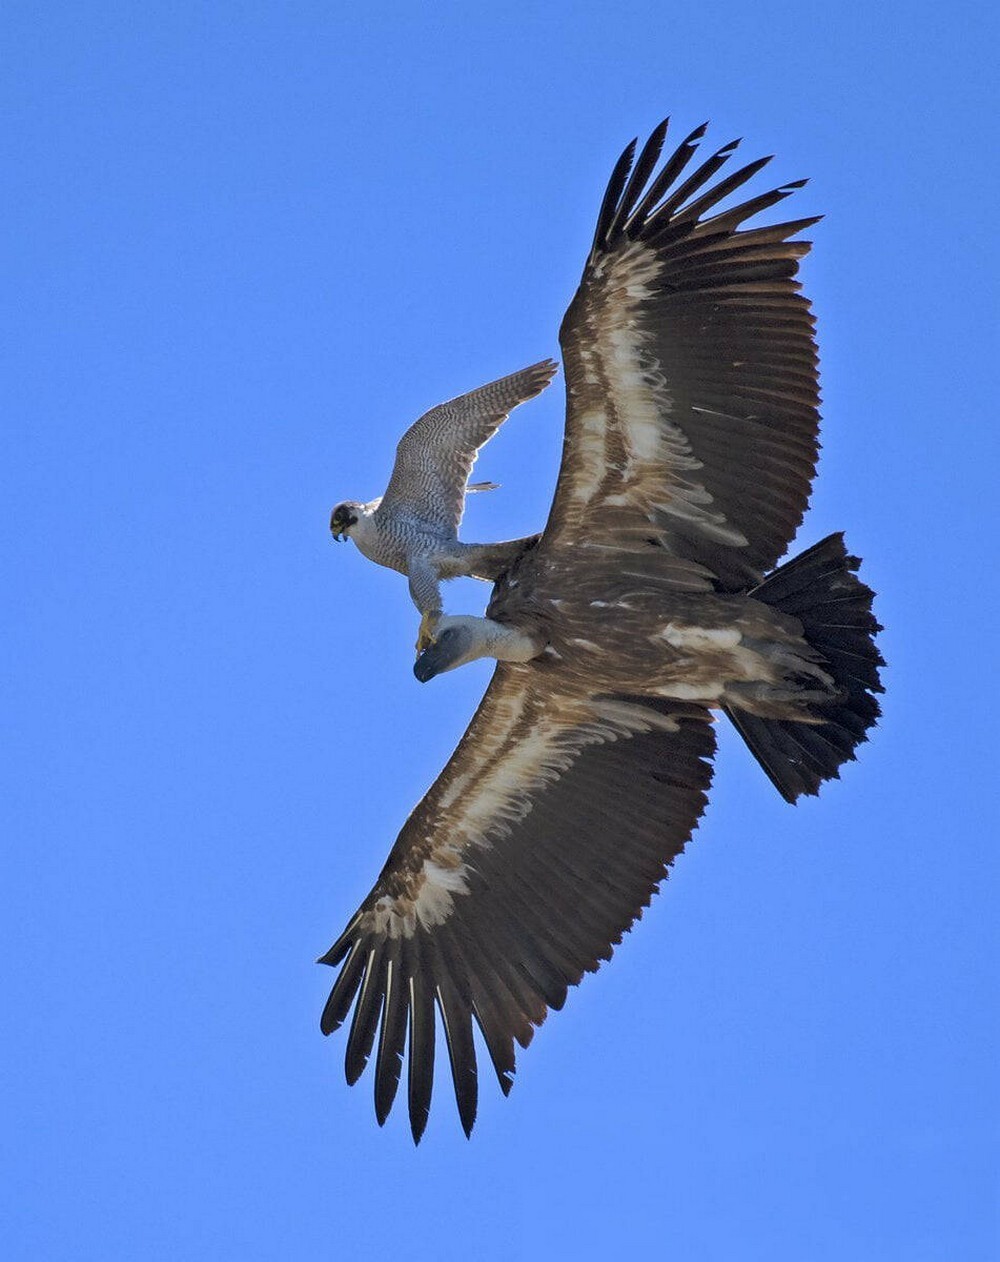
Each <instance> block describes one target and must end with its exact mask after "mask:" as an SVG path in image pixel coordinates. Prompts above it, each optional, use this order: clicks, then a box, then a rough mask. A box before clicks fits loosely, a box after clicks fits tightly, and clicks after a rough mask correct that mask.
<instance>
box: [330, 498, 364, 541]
mask: <svg viewBox="0 0 1000 1262" xmlns="http://www.w3.org/2000/svg"><path fill="white" fill-rule="evenodd" d="M363 511H364V505H363V504H359V503H358V502H357V500H344V502H343V503H342V504H338V505H337V507H336V508H335V509H334V510H333V512H332V513H331V514H330V533H331V534H332V535H333V537H334V539H336V540H337V541H338V542H339V541H340V540H341V539H346V538H347V537H348V536H349V535H350V533H351V527H352V526H356V525H357V524H358V519H359V518H360V517H361V515H362V513H363Z"/></svg>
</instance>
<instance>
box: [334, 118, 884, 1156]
mask: <svg viewBox="0 0 1000 1262" xmlns="http://www.w3.org/2000/svg"><path fill="white" fill-rule="evenodd" d="M704 130H705V129H704V128H699V129H698V130H697V131H695V132H693V133H692V134H691V135H690V136H688V137H687V139H685V140H684V141H683V142H682V143H681V145H680V146H679V147H678V148H677V150H676V151H675V152H674V153H673V154H672V155H671V156H670V157H669V158H667V159H666V161H665V162H663V163H662V164H661V162H660V154H661V149H662V146H663V141H664V137H665V135H666V124H665V123H664V124H662V125H661V126H660V127H658V128H657V129H656V131H655V132H654V133H653V135H652V137H651V138H650V140H649V141H648V143H647V144H646V146H645V147H644V148H643V150H642V152H641V153H640V154H639V157H638V160H637V161H635V163H634V166H633V157H634V153H635V145H634V143H633V144H632V145H630V146H629V147H628V148H627V149H626V151H625V153H624V154H623V155H622V157H621V158H620V160H619V162H618V164H617V166H616V167H615V169H614V172H613V174H612V176H611V182H610V184H609V186H608V190H607V192H606V194H605V196H604V202H603V204H602V206H601V210H600V213H599V215H598V222H597V233H596V236H595V238H594V243H593V247H592V249H591V252H590V255H589V257H588V259H587V262H586V266H585V268H584V273H583V279H582V281H581V283H580V288H579V289H578V291H577V293H576V296H575V297H574V299H573V301H572V303H571V305H570V308H569V311H568V312H567V313H566V317H565V319H564V321H563V325H562V329H561V332H560V342H561V345H562V351H563V360H564V367H565V375H566V390H567V408H566V429H565V443H564V448H563V457H562V465H561V468H560V472H559V481H558V485H557V488H556V493H555V499H554V502H553V504H552V508H551V512H550V514H549V519H548V522H547V524H546V527H545V529H544V531H543V532H542V534H541V535H540V536H538V537H537V538H533V539H529V540H524V541H521V542H520V544H518V545H516V546H512V547H513V551H514V552H515V555H512V556H510V557H509V558H508V559H507V561H506V562H505V563H504V565H503V567H502V569H501V572H500V573H498V574H497V575H496V582H495V586H494V590H493V596H492V599H491V601H490V604H489V607H488V609H487V617H486V618H485V619H481V618H464V617H444V618H441V620H440V621H439V622H438V624H437V628H436V640H435V642H434V643H433V644H432V645H430V646H429V647H428V648H427V649H426V650H425V652H424V653H423V654H422V656H421V657H420V658H419V659H418V661H417V664H416V667H415V671H416V673H417V676H418V678H421V679H429V678H431V677H432V676H433V675H435V674H437V673H439V672H440V671H442V670H450V669H452V668H453V667H455V666H458V665H461V664H462V663H463V662H465V661H469V660H471V659H472V658H475V657H482V656H490V657H495V658H496V659H497V667H496V670H495V673H494V675H493V678H492V680H491V682H490V685H489V688H488V689H487V691H486V695H485V696H484V697H483V700H482V702H481V704H480V706H479V709H478V711H477V712H476V715H475V717H474V718H473V720H472V723H471V724H470V726H469V729H468V731H467V732H466V733H465V735H464V737H463V738H462V740H461V741H460V743H459V745H458V748H457V749H456V750H455V752H454V754H453V755H452V757H451V760H450V761H449V763H448V765H447V766H446V767H445V769H444V771H443V772H442V773H441V775H440V776H439V777H438V779H437V781H436V782H435V784H434V785H433V786H432V787H431V789H430V790H429V792H428V793H427V795H426V796H425V797H424V799H423V801H421V802H420V803H419V804H418V806H417V807H416V809H415V810H414V811H413V813H412V814H411V815H410V818H409V819H408V820H407V822H406V823H405V824H404V826H403V830H402V832H401V833H400V834H399V838H398V839H397V841H396V844H395V845H394V846H393V848H392V851H391V853H390V855H389V858H388V860H387V862H386V864H385V867H384V868H383V869H382V872H381V875H380V876H379V878H378V880H377V881H376V883H375V887H374V888H373V889H372V891H371V893H370V894H369V895H368V897H367V898H366V899H365V900H364V902H363V903H362V905H361V907H360V909H359V910H358V911H357V913H356V914H355V915H354V916H353V918H352V919H351V921H350V923H349V924H348V926H347V928H346V930H345V931H344V933H343V934H342V935H341V937H340V938H339V939H338V940H337V942H336V943H334V945H333V946H332V947H331V948H330V950H329V952H328V953H327V954H326V955H325V956H323V957H322V959H323V962H324V963H327V964H331V965H334V966H336V967H338V968H339V969H340V973H339V976H338V978H337V981H336V983H335V985H334V987H333V991H332V993H331V995H330V998H329V1001H328V1002H327V1005H326V1008H325V1010H324V1013H323V1019H322V1028H323V1031H324V1032H325V1033H329V1032H330V1031H332V1030H335V1029H337V1027H338V1026H339V1025H341V1023H342V1022H343V1021H344V1020H345V1019H346V1018H347V1017H348V1015H349V1014H350V1013H351V1011H352V1009H353V1017H352V1020H351V1026H350V1033H349V1035H348V1038H347V1056H346V1068H347V1078H348V1081H349V1082H351V1083H353V1082H355V1081H356V1080H357V1078H358V1077H359V1076H360V1074H361V1072H362V1070H363V1069H364V1067H365V1064H366V1063H367V1061H368V1060H369V1058H370V1057H371V1055H372V1053H373V1051H374V1057H375V1075H374V1076H375V1111H376V1116H377V1118H378V1121H379V1123H382V1122H383V1121H384V1120H385V1118H386V1116H387V1114H388V1112H389V1109H390V1107H391V1105H392V1102H393V1099H394V1098H395V1095H396V1091H397V1087H398V1085H399V1082H400V1078H401V1074H402V1069H403V1064H404V1057H405V1056H406V1053H407V1051H408V1069H407V1076H406V1091H407V1095H408V1100H409V1114H410V1125H411V1129H412V1132H413V1136H414V1139H416V1140H419V1138H420V1136H421V1134H422V1133H423V1130H424V1127H425V1125H426V1122H427V1117H428V1110H429V1107H430V1100H431V1085H432V1077H433V1070H434V1041H435V1029H436V1026H437V1017H436V1015H435V1013H437V1014H438V1016H439V1017H440V1023H441V1028H442V1029H443V1032H444V1038H445V1042H446V1044H447V1049H448V1055H449V1059H450V1062H451V1073H452V1078H453V1080H454V1087H455V1094H456V1097H457V1101H458V1111H459V1116H460V1119H461V1123H462V1126H463V1127H464V1129H465V1131H466V1133H468V1132H469V1131H470V1130H471V1128H472V1124H473V1121H474V1120H475V1116H476V1102H477V1068H476V1048H475V1043H474V1038H473V1024H474V1023H475V1025H476V1026H478V1028H479V1031H480V1034H481V1035H482V1042H483V1045H484V1046H485V1049H486V1051H487V1053H488V1055H489V1058H490V1060H491V1061H492V1064H493V1067H494V1069H495V1071H496V1074H497V1077H498V1079H499V1082H500V1088H501V1090H502V1091H503V1092H504V1093H505V1094H506V1093H507V1092H508V1091H509V1090H510V1088H511V1085H512V1083H513V1076H514V1044H515V1042H517V1043H519V1044H520V1045H521V1046H522V1047H527V1045H528V1044H529V1043H530V1041H531V1038H532V1035H533V1033H534V1030H535V1027H536V1026H538V1025H540V1024H541V1022H542V1021H543V1020H544V1019H545V1016H546V1014H547V1012H548V1010H549V1009H550V1008H560V1007H561V1006H562V1004H563V1002H564V1001H565V999H566V993H567V989H568V988H569V987H570V986H574V985H576V984H577V983H578V982H579V981H580V980H581V978H582V977H583V975H584V973H586V972H588V971H593V970H594V969H596V968H597V967H598V966H599V963H600V961H601V960H607V959H610V957H611V954H612V949H613V947H614V946H615V945H616V944H617V943H618V942H619V941H620V940H621V937H622V935H623V934H624V933H625V931H626V930H627V929H629V927H630V926H631V925H632V924H633V923H634V921H635V920H636V919H637V918H638V917H639V916H640V915H641V913H642V909H643V908H644V907H645V906H647V904H648V903H649V901H650V899H651V897H652V895H653V893H654V892H655V891H656V889H657V888H658V886H659V883H660V882H661V881H662V880H663V879H664V877H665V876H666V875H667V869H668V867H669V866H670V864H671V863H672V862H673V860H674V858H675V857H676V856H677V855H678V854H679V853H680V852H681V850H683V848H684V846H685V844H686V842H687V840H688V838H689V837H690V836H691V833H692V831H693V830H694V828H695V826H696V824H697V822H698V819H699V817H700V816H701V814H702V811H703V810H704V808H705V803H706V794H707V790H708V787H709V781H710V779H711V760H712V756H713V753H714V750H715V738H714V728H713V722H712V718H713V715H712V712H713V711H719V710H721V711H722V712H723V713H724V714H726V715H727V716H728V718H729V719H730V720H731V721H732V722H733V723H734V724H735V726H736V728H737V729H738V731H739V732H740V734H741V735H742V737H743V739H744V740H745V741H746V743H747V745H748V746H749V748H750V750H751V752H752V753H753V755H754V757H755V758H756V759H757V761H758V762H759V763H760V765H761V767H762V768H763V769H764V771H765V772H766V773H767V775H768V776H769V777H770V779H771V780H772V782H773V783H774V785H775V787H776V788H777V789H778V791H779V793H781V795H782V796H783V797H784V798H786V799H787V800H788V801H789V802H794V801H795V800H796V798H798V797H799V796H800V795H801V794H804V793H816V792H817V791H818V789H819V787H820V785H821V784H822V783H823V781H825V780H828V779H830V778H831V777H835V776H837V775H838V772H839V768H840V767H841V765H842V764H843V763H844V762H846V761H847V760H848V759H851V758H853V757H854V751H855V748H856V747H857V746H858V745H859V744H860V743H861V742H862V741H863V740H864V739H865V738H866V735H867V732H868V729H869V728H870V727H871V726H872V724H873V723H874V722H875V720H876V718H877V716H878V713H879V707H878V703H877V701H876V698H875V694H876V693H878V692H880V691H881V685H880V682H879V670H878V668H879V666H880V665H881V664H882V659H881V657H880V655H879V652H878V650H877V648H876V647H875V643H874V636H875V634H876V632H877V631H878V630H879V629H880V628H879V627H878V624H877V623H876V621H875V619H874V617H873V615H872V612H871V603H872V592H871V591H870V590H869V588H867V587H866V586H865V585H864V584H863V583H862V582H861V581H860V580H859V579H858V577H857V575H856V572H855V571H856V570H857V568H858V561H857V560H856V559H855V558H854V557H851V556H849V555H848V553H847V551H846V549H845V547H844V543H843V538H842V536H840V535H831V536H830V537H829V538H827V539H824V540H823V541H822V542H821V543H818V544H816V545H815V546H814V547H812V548H810V549H809V550H808V551H807V552H804V553H803V554H802V555H800V556H798V557H796V558H795V559H794V560H791V561H787V562H785V564H783V565H781V566H779V567H778V568H777V569H775V568H774V567H775V565H776V563H777V561H778V560H779V558H780V557H781V556H782V554H783V553H784V551H785V549H786V548H787V546H788V544H789V543H790V542H791V540H792V538H793V536H794V534H795V532H796V529H797V527H798V525H799V523H800V521H801V520H802V516H803V513H804V511H805V508H806V503H807V500H808V497H809V491H810V486H811V483H812V479H813V473H814V469H815V463H816V454H817V449H818V444H817V429H818V410H817V408H818V392H817V373H816V363H817V360H816V349H815V343H814V339H813V319H812V316H811V315H810V312H809V306H808V303H807V301H806V300H805V298H803V297H802V296H801V295H800V294H799V292H798V290H799V286H798V284H797V283H796V280H795V275H796V271H797V266H798V260H799V259H800V258H801V257H802V256H803V255H804V254H805V253H806V251H807V250H808V248H809V246H808V243H807V242H804V241H801V240H797V239H796V238H797V236H798V234H799V233H800V232H801V231H802V230H803V229H804V228H806V227H808V226H809V225H811V224H812V223H814V222H815V220H813V219H798V220H793V221H791V222H787V223H780V224H777V225H772V226H763V227H744V226H743V225H744V224H745V223H746V222H747V221H748V220H751V219H752V218H753V217H754V216H755V215H757V214H758V213H759V212H761V211H765V210H767V209H768V208H769V207H772V206H774V205H775V204H777V203H778V202H780V201H782V200H783V199H784V198H785V197H787V196H788V195H789V194H790V193H791V192H792V190H793V189H795V188H797V187H799V184H786V185H784V186H783V187H781V188H777V189H774V190H773V191H771V192H765V193H763V194H761V195H758V196H755V197H752V198H751V199H749V200H747V201H743V202H742V203H741V204H737V205H735V206H733V207H732V208H730V209H721V210H720V209H719V203H720V202H722V201H723V199H724V198H726V197H728V195H730V194H732V193H733V192H734V191H735V190H736V189H738V188H740V186H741V185H743V184H744V183H745V182H746V181H747V180H749V179H750V178H751V177H752V176H753V175H754V174H755V173H756V172H758V171H759V170H760V169H761V167H762V166H763V165H764V163H765V162H766V161H767V159H763V160H761V161H758V162H752V163H751V164H750V165H749V166H745V167H742V168H741V169H740V170H737V171H734V172H733V173H732V174H730V175H728V176H726V177H724V178H720V179H718V180H714V177H715V175H716V172H717V171H719V169H720V168H721V167H722V166H723V164H724V163H725V161H726V160H727V159H728V158H729V157H730V156H731V154H732V152H733V150H734V149H735V144H729V145H726V146H724V147H723V148H722V149H720V150H718V151H717V152H716V153H713V154H712V155H711V156H710V157H708V158H707V160H705V161H703V162H702V163H701V164H700V165H698V164H697V163H696V164H694V167H693V170H692V169H691V160H692V158H693V157H694V154H695V152H696V149H697V143H696V142H697V141H698V140H699V139H700V138H701V136H702V135H703V133H704ZM530 371H531V370H529V372H530ZM536 371H537V372H538V374H539V375H538V377H537V378H536V382H535V385H536V388H541V385H543V384H544V381H543V380H542V378H543V376H544V377H545V379H546V380H547V375H548V372H549V369H548V367H544V368H539V369H537V370H536ZM522 397H525V396H522ZM508 406H509V404H508ZM499 411H500V409H499V408H498V409H497V411H495V412H494V413H493V415H494V417H497V416H498V415H499ZM494 425H495V422H494ZM486 428H487V427H485V426H484V429H483V430H480V431H478V434H482V433H485V432H486ZM478 434H477V435H476V436H474V437H473V438H471V439H469V440H468V444H469V445H467V446H466V447H464V448H463V451H465V452H466V453H467V452H468V450H469V449H470V445H471V444H474V443H475V442H476V441H480V439H479V437H478ZM462 461H464V462H465V463H462V465H461V470H462V471H464V473H461V476H459V475H458V474H456V475H455V476H453V477H452V478H451V482H450V485H451V486H452V488H453V493H454V498H453V500H452V504H453V505H455V504H456V503H457V496H458V491H457V490H456V488H458V489H460V488H461V485H462V477H463V476H467V463H468V456H467V454H466V455H464V456H463V457H462ZM457 463H458V462H456V464H457ZM460 472H461V471H460ZM394 476H395V475H394ZM454 512H455V508H454V507H453V509H452V520H454ZM359 520H360V516H359ZM376 1036H377V1048H376Z"/></svg>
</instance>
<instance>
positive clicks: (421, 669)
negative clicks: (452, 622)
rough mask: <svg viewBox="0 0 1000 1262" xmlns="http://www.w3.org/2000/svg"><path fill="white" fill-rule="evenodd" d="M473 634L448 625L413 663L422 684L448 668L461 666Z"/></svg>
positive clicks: (415, 673)
mask: <svg viewBox="0 0 1000 1262" xmlns="http://www.w3.org/2000/svg"><path fill="white" fill-rule="evenodd" d="M470 641H471V636H470V635H469V633H468V631H466V630H464V629H463V628H461V627H446V628H445V630H443V631H442V632H441V633H440V634H439V635H438V637H437V639H436V640H435V641H434V643H433V644H430V645H428V647H427V648H425V649H424V651H423V652H422V653H421V654H420V656H419V657H418V658H417V660H416V661H415V662H414V663H413V673H414V675H416V677H417V679H419V680H420V682H421V683H422V684H425V683H427V681H428V680H430V679H433V678H434V676H435V675H443V674H444V672H445V671H446V670H454V668H455V667H456V666H461V665H462V663H463V662H464V661H466V660H467V658H466V651H467V649H468V648H469V646H470Z"/></svg>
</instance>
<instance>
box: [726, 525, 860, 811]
mask: <svg viewBox="0 0 1000 1262" xmlns="http://www.w3.org/2000/svg"><path fill="white" fill-rule="evenodd" d="M859 565H860V561H859V560H858V558H857V557H852V556H849V555H848V553H847V550H846V549H845V547H844V536H843V535H842V534H835V535H830V536H829V537H828V538H826V539H824V540H822V542H820V543H817V544H816V545H815V546H814V547H812V548H810V549H809V550H808V551H807V552H803V553H802V555H801V556H797V557H795V558H794V560H791V561H788V562H786V563H785V564H784V565H782V566H779V567H778V569H776V570H775V571H774V573H773V574H769V575H768V576H767V578H766V579H764V581H763V583H761V584H760V586H759V587H756V588H754V590H753V591H752V592H750V593H749V594H750V595H752V596H754V597H755V598H756V599H757V600H762V601H764V602H765V603H767V604H769V605H772V606H773V607H774V608H775V609H780V610H781V611H782V612H783V613H787V614H792V615H793V616H794V617H796V618H798V619H799V621H800V622H801V623H802V626H803V629H804V633H805V638H806V640H807V641H808V642H809V644H810V645H811V646H812V647H813V648H814V649H816V650H817V651H818V652H819V653H821V654H822V655H823V657H824V658H825V660H826V663H827V664H828V669H829V671H830V674H832V675H833V678H834V680H835V682H836V683H837V685H838V687H839V689H840V695H839V697H838V699H837V700H835V701H832V702H830V703H828V704H825V705H814V706H813V707H812V710H813V713H814V714H816V715H817V716H822V718H823V719H824V720H825V721H824V722H822V723H818V724H810V723H795V722H791V721H789V720H787V719H761V718H757V717H755V716H754V715H750V714H746V713H744V712H736V711H733V710H730V709H728V708H727V709H726V713H727V714H728V716H729V718H730V719H731V720H732V722H733V725H734V726H735V728H736V730H737V731H738V732H739V734H740V735H741V736H742V737H743V739H744V740H745V741H746V743H747V745H748V746H749V748H750V752H751V753H752V754H753V756H754V757H755V758H756V759H757V761H758V762H759V763H760V765H761V766H762V767H763V768H764V771H765V772H766V773H767V776H768V778H769V779H770V780H771V782H772V784H773V785H774V786H775V788H776V789H777V790H778V792H779V793H780V794H781V796H782V797H783V798H784V799H785V800H786V801H787V802H794V801H795V800H796V798H798V797H800V796H801V795H802V794H803V793H813V794H814V793H818V792H819V787H820V785H821V784H822V783H823V781H824V780H831V779H834V778H836V777H838V776H839V774H840V767H841V766H842V765H843V764H844V763H845V762H848V761H849V760H851V759H853V758H854V751H855V749H856V748H857V746H858V745H860V744H861V742H862V741H864V740H867V738H868V729H869V728H870V727H872V725H873V724H874V723H875V720H876V719H877V718H878V716H879V704H878V701H877V700H876V699H875V697H874V695H873V694H874V693H878V692H882V691H883V688H882V684H881V683H880V681H879V673H878V668H879V667H880V666H884V665H885V662H884V661H883V660H882V655H881V654H880V653H879V651H878V649H877V648H876V647H875V635H876V634H877V632H879V631H881V630H882V628H881V627H880V626H879V624H878V622H876V620H875V617H874V615H873V613H872V598H873V596H874V592H872V590H871V588H869V587H866V586H865V584H864V583H862V582H861V580H860V579H859V578H858V577H857V575H856V573H855V571H856V570H857V568H858V566H859Z"/></svg>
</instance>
